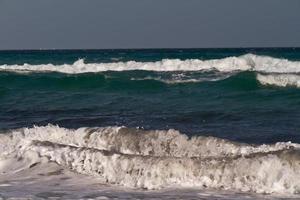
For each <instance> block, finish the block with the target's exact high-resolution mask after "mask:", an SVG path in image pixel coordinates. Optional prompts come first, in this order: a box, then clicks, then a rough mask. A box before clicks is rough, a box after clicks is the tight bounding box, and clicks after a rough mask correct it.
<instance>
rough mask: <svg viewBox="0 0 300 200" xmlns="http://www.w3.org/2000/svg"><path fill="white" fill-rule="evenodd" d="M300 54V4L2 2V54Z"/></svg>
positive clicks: (243, 0) (272, 0) (244, 0)
mask: <svg viewBox="0 0 300 200" xmlns="http://www.w3.org/2000/svg"><path fill="white" fill-rule="evenodd" d="M216 47H300V0H0V49H112V48H216Z"/></svg>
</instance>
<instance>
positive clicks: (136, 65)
mask: <svg viewBox="0 0 300 200" xmlns="http://www.w3.org/2000/svg"><path fill="white" fill-rule="evenodd" d="M0 70H2V71H17V72H24V71H25V72H60V73H67V74H78V73H88V72H104V71H129V70H147V71H200V70H216V71H221V72H232V71H237V70H238V71H248V70H251V71H259V72H270V73H271V72H272V73H273V72H276V73H298V72H300V62H299V61H289V60H287V59H279V58H272V57H268V56H257V55H253V54H246V55H243V56H239V57H227V58H223V59H213V60H199V59H187V60H179V59H163V60H161V61H157V62H136V61H128V62H112V63H84V60H83V59H80V60H78V61H76V62H74V63H73V64H71V65H70V64H63V65H53V64H42V65H30V64H24V65H1V66H0Z"/></svg>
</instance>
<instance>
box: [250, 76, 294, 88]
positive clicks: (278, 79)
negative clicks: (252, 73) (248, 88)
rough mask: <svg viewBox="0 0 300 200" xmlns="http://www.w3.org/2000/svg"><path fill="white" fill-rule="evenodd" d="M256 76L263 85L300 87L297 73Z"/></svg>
mask: <svg viewBox="0 0 300 200" xmlns="http://www.w3.org/2000/svg"><path fill="white" fill-rule="evenodd" d="M256 78H257V80H258V81H259V82H260V83H261V84H263V85H274V86H279V87H287V86H292V87H300V75H299V74H257V76H256Z"/></svg>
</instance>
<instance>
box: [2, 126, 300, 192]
mask: <svg viewBox="0 0 300 200" xmlns="http://www.w3.org/2000/svg"><path fill="white" fill-rule="evenodd" d="M0 144H1V145H0V150H1V154H0V158H1V161H0V172H1V174H2V175H3V174H11V175H12V174H14V173H17V172H19V171H24V170H25V171H26V170H28V169H31V168H33V167H35V166H37V165H41V164H45V163H56V164H58V165H59V166H61V167H63V168H65V169H69V170H71V171H74V172H76V173H78V174H83V175H86V176H90V177H96V178H97V177H98V178H100V179H101V180H102V183H109V184H112V185H121V186H126V187H129V188H140V189H141V188H144V189H150V190H157V189H162V188H170V187H191V188H198V189H206V188H211V189H220V190H236V191H244V192H256V193H278V194H297V193H299V192H300V188H299V185H300V182H299V180H300V173H299V171H300V170H299V169H300V165H299V161H300V156H299V155H300V154H299V153H300V151H299V148H300V145H299V144H296V143H291V142H278V143H276V144H270V145H251V144H244V143H237V142H231V141H229V140H225V139H221V138H214V137H203V136H194V137H191V138H189V137H188V136H186V135H184V134H182V133H180V132H179V131H176V130H173V129H170V130H165V131H163V130H152V131H146V130H143V129H134V128H126V127H94V128H85V127H82V128H79V129H66V128H61V127H58V126H53V125H48V126H40V127H38V126H36V127H33V128H22V129H16V130H10V131H8V132H6V133H5V134H1V135H0ZM9 163H15V164H14V165H13V166H14V167H13V168H12V167H10V164H9ZM0 176H1V175H0ZM100 179H99V180H100ZM99 183H101V181H99Z"/></svg>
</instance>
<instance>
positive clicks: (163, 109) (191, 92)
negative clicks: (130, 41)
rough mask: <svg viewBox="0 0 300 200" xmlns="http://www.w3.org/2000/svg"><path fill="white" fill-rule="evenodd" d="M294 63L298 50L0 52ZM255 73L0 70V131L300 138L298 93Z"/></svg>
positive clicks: (9, 58) (9, 59) (36, 61)
mask: <svg viewBox="0 0 300 200" xmlns="http://www.w3.org/2000/svg"><path fill="white" fill-rule="evenodd" d="M248 53H251V54H255V55H267V56H272V57H273V58H281V59H284V58H285V59H288V60H290V61H295V62H296V61H297V60H300V49H200V50H197V49H192V50H183V49H182V50H180V49H178V50H77V51H62V50H61V51H55V50H54V51H2V52H0V65H2V66H3V65H7V66H8V67H7V68H9V67H10V66H13V65H23V64H24V63H27V64H28V65H30V66H32V67H33V68H34V66H35V65H42V64H48V63H51V64H53V65H62V64H73V63H74V62H75V61H77V60H78V59H84V62H85V63H116V62H127V61H138V62H154V61H160V60H162V59H181V60H187V59H199V60H210V59H221V58H226V57H229V56H241V55H244V54H248ZM256 76H257V72H255V71H247V70H246V71H234V72H233V71H229V72H219V71H217V70H199V71H147V70H132V71H123V70H122V71H118V72H117V71H102V72H96V73H80V74H65V73H59V72H55V71H54V72H40V71H38V72H30V73H20V72H16V71H13V70H12V71H7V70H4V71H1V72H0V129H2V130H7V129H15V128H21V127H31V126H33V125H47V124H48V123H51V124H57V125H60V126H63V127H68V128H79V127H83V126H88V127H90V126H91V127H94V126H108V125H118V126H120V125H124V126H128V127H143V128H144V129H170V128H174V129H177V130H180V131H181V132H183V133H186V134H188V135H205V136H216V137H220V138H227V139H230V140H235V141H241V142H247V143H273V142H277V141H292V142H298V143H299V142H300V135H299V131H300V125H299V124H300V90H299V89H298V88H297V87H296V86H293V85H292V86H285V87H280V86H276V85H264V84H261V83H260V82H259V81H258V80H257V78H256Z"/></svg>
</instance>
